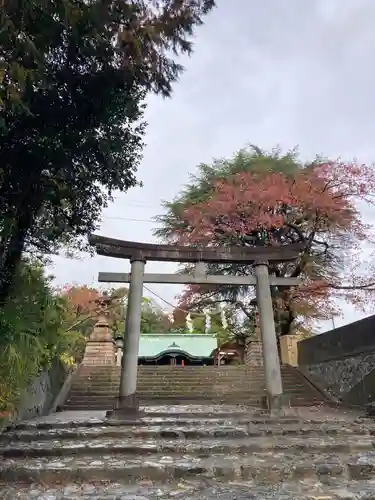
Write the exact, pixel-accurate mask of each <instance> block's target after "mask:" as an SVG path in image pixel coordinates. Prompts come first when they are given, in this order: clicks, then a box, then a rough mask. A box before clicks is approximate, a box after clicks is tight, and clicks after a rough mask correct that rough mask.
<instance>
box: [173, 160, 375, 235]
mask: <svg viewBox="0 0 375 500" xmlns="http://www.w3.org/2000/svg"><path fill="white" fill-rule="evenodd" d="M374 191H375V182H374V176H373V172H372V169H371V168H370V167H367V166H363V165H361V166H358V165H356V164H349V165H348V164H342V163H332V162H330V163H324V164H320V165H316V166H314V167H311V168H306V169H301V170H300V171H299V172H297V173H296V174H294V175H293V176H287V175H284V174H282V173H279V172H272V173H256V172H244V173H239V174H236V175H234V176H233V177H231V178H227V179H223V180H221V181H217V182H216V183H215V184H214V185H213V189H212V193H211V195H210V197H209V199H207V200H206V201H204V202H202V203H197V204H195V205H192V206H190V207H188V208H186V209H185V211H184V213H183V214H182V219H183V221H184V223H185V227H184V229H183V230H181V231H180V234H179V235H178V240H179V243H183V244H204V245H210V244H213V245H214V244H215V242H219V241H223V240H226V241H228V240H232V239H233V238H234V239H236V238H240V237H242V236H246V235H249V234H251V233H253V232H254V231H259V230H265V231H269V230H271V229H272V230H275V229H278V228H282V227H285V226H292V227H293V226H294V227H295V229H296V230H300V232H301V237H303V235H306V233H309V234H310V233H312V232H313V233H316V234H318V233H322V232H328V233H330V234H332V236H333V235H334V234H338V233H341V232H342V231H348V230H349V231H350V233H351V234H352V235H353V236H355V237H356V238H359V239H363V238H366V231H367V227H366V225H364V224H363V223H362V222H361V220H360V218H359V214H358V208H357V207H356V205H355V200H360V199H363V200H366V201H369V202H370V203H372V199H371V193H372V192H374ZM233 243H234V244H235V241H234V242H233ZM273 243H274V244H276V241H274V242H273Z"/></svg>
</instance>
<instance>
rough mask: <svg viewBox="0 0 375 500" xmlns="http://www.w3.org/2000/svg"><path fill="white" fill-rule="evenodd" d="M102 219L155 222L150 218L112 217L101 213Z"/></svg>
mask: <svg viewBox="0 0 375 500" xmlns="http://www.w3.org/2000/svg"><path fill="white" fill-rule="evenodd" d="M102 219H111V220H126V221H130V222H148V223H150V224H157V222H156V221H154V220H152V219H133V218H131V217H114V216H111V215H102Z"/></svg>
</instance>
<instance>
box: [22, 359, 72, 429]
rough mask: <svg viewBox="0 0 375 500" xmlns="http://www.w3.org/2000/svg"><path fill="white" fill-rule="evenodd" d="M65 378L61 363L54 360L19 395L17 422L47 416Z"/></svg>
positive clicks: (65, 373) (65, 374) (64, 370)
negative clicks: (49, 366)
mask: <svg viewBox="0 0 375 500" xmlns="http://www.w3.org/2000/svg"><path fill="white" fill-rule="evenodd" d="M66 377H67V371H66V369H65V368H64V366H63V365H62V363H61V362H60V361H59V360H54V361H53V362H52V365H51V368H50V369H49V370H48V371H45V372H42V373H41V374H40V375H39V376H38V377H37V378H36V379H35V380H34V382H33V383H32V384H31V385H30V386H29V387H28V388H27V390H25V391H24V392H23V394H22V395H21V397H20V404H19V406H18V408H17V420H27V419H30V418H33V417H36V416H38V415H47V414H48V413H49V411H50V409H51V408H52V405H53V402H54V400H55V398H57V396H58V394H59V392H60V390H61V388H62V386H63V384H64V381H65V379H66Z"/></svg>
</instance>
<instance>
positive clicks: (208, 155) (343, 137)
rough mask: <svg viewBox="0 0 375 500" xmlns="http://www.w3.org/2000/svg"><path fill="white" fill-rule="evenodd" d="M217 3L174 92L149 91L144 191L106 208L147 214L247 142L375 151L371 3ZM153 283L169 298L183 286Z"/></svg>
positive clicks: (136, 231) (132, 232)
mask: <svg viewBox="0 0 375 500" xmlns="http://www.w3.org/2000/svg"><path fill="white" fill-rule="evenodd" d="M217 3H218V8H217V9H216V10H215V12H214V13H213V14H212V15H210V16H209V17H208V18H207V20H206V24H205V25H204V26H203V27H201V28H200V29H199V30H198V32H197V36H196V39H195V51H194V53H193V55H192V57H191V58H190V59H184V61H183V63H184V64H185V66H186V71H185V73H184V74H183V75H182V76H181V79H180V82H179V83H178V84H177V85H176V86H175V90H174V94H173V97H172V99H171V100H162V99H159V98H157V97H150V98H149V99H148V110H147V116H146V118H147V121H148V122H149V127H148V131H147V137H146V143H147V148H146V150H145V155H144V160H143V162H142V166H141V169H140V177H141V178H142V180H143V181H144V184H145V186H144V188H143V189H135V190H132V191H130V192H129V193H128V194H127V195H121V196H120V199H119V200H116V202H115V203H114V204H113V205H112V206H111V207H109V208H108V209H107V210H106V211H105V214H104V215H107V216H120V217H125V218H138V219H145V220H149V219H150V218H151V217H152V216H153V215H155V214H157V213H160V211H161V209H160V208H159V203H160V199H161V198H167V199H170V198H172V197H173V196H174V195H175V194H176V193H177V192H178V190H179V189H180V187H181V185H182V184H183V183H184V182H186V180H187V179H188V174H189V172H194V170H195V167H196V165H197V164H198V163H200V162H203V161H205V162H209V161H211V160H212V158H213V157H221V156H229V155H231V154H232V153H233V152H234V151H236V150H238V149H239V148H241V147H242V146H244V145H245V144H246V143H247V142H249V141H251V142H253V143H256V144H259V145H260V146H262V147H265V148H270V147H273V146H274V145H276V144H280V145H281V146H282V147H283V148H284V149H288V148H291V147H293V146H295V145H296V144H299V145H300V150H301V154H302V156H303V157H305V158H309V157H311V156H314V155H315V154H316V153H321V154H323V155H326V156H333V157H335V156H340V155H341V156H342V157H344V158H352V157H354V156H356V157H358V158H359V159H360V160H361V161H366V162H370V161H373V160H374V159H375V142H374V137H375V122H374V118H373V114H374V113H373V108H374V89H375V76H374V75H375V71H374V69H373V54H374V49H375V30H374V28H373V26H374V24H375V2H374V0H309V1H304V0H262V1H259V0H218V2H217ZM137 204H138V206H136V205H137ZM140 205H141V206H140ZM152 228H153V224H152V223H150V222H132V221H126V220H125V221H119V220H117V221H116V220H110V219H104V221H103V226H102V229H101V232H102V233H103V234H107V235H110V236H113V237H122V238H127V239H133V240H143V241H152V240H153V236H152ZM58 262H59V264H58V266H56V272H57V274H58V281H60V282H61V281H72V280H73V279H76V280H78V281H81V282H85V281H92V279H93V278H95V276H96V273H97V271H99V268H100V269H101V270H125V268H127V264H126V263H121V262H118V261H115V260H110V259H99V258H96V259H93V260H86V261H84V262H82V263H79V265H77V264H75V265H73V264H71V263H69V262H68V263H67V262H66V261H65V260H64V261H61V260H59V261H58ZM150 266H151V265H150ZM150 269H151V268H150ZM153 269H154V268H153ZM153 289H155V290H156V291H159V293H160V294H161V295H162V296H163V297H165V298H167V299H168V300H169V301H174V295H175V294H176V291H177V290H178V289H176V288H174V287H156V286H154V287H153ZM353 317H354V316H353V314H352V313H349V314H346V315H345V318H344V320H343V321H344V322H348V321H350V320H351V318H353Z"/></svg>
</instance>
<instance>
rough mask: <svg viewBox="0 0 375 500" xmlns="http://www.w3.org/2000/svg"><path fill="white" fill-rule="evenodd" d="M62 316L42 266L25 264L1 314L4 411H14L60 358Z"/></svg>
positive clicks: (0, 390) (0, 397)
mask: <svg viewBox="0 0 375 500" xmlns="http://www.w3.org/2000/svg"><path fill="white" fill-rule="evenodd" d="M61 314H62V308H61V303H60V300H59V298H58V297H56V296H54V294H53V293H52V289H51V285H50V278H47V277H45V275H44V270H43V268H42V266H41V265H39V264H36V263H30V262H26V261H24V262H23V263H22V265H21V266H20V268H19V271H18V272H17V274H16V279H15V284H14V288H13V292H12V295H11V297H10V300H9V301H8V302H7V304H6V306H5V308H4V309H3V310H1V311H0V315H1V316H0V321H1V327H0V331H1V334H0V411H6V410H12V409H13V408H14V405H15V404H16V403H17V398H18V396H19V395H20V392H21V391H22V389H24V388H25V387H26V386H27V385H28V384H29V383H30V382H31V380H32V379H33V378H34V377H35V376H36V375H37V374H38V373H39V372H40V371H41V370H44V369H46V368H48V367H49V365H50V363H51V361H52V359H53V358H54V357H56V356H58V355H59V352H60V350H61V347H62V346H61V345H60V336H61V329H60V328H61V322H62V317H61Z"/></svg>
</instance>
